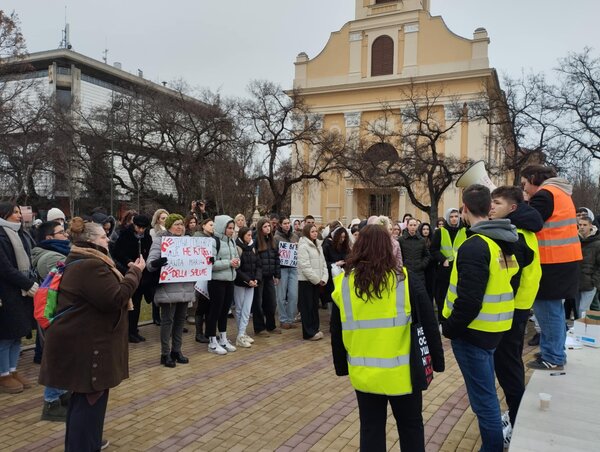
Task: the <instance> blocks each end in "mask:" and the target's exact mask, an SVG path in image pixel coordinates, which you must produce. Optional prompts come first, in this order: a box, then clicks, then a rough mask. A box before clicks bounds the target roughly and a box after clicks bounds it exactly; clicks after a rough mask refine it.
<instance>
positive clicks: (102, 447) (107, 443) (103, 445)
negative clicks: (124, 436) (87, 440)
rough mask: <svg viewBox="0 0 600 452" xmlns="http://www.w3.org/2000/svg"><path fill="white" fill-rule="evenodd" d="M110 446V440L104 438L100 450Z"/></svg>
mask: <svg viewBox="0 0 600 452" xmlns="http://www.w3.org/2000/svg"><path fill="white" fill-rule="evenodd" d="M108 446H110V441H109V440H107V439H103V440H102V442H101V443H100V450H104V449H106V448H107V447H108Z"/></svg>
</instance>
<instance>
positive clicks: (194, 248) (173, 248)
mask: <svg viewBox="0 0 600 452" xmlns="http://www.w3.org/2000/svg"><path fill="white" fill-rule="evenodd" d="M214 242H215V241H214V239H212V238H210V237H187V236H186V237H172V236H170V237H163V238H162V242H161V247H160V256H161V257H166V258H167V260H168V263H167V265H165V266H164V267H163V268H161V270H160V278H159V282H160V283H173V282H192V281H199V280H209V279H211V276H212V265H211V263H210V258H211V257H212V253H213V251H212V249H213V244H214Z"/></svg>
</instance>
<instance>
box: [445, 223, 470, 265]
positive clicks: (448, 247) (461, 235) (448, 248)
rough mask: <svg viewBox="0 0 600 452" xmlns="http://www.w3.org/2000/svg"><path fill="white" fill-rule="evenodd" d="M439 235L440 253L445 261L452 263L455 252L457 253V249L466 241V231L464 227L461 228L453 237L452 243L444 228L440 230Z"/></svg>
mask: <svg viewBox="0 0 600 452" xmlns="http://www.w3.org/2000/svg"><path fill="white" fill-rule="evenodd" d="M440 234H442V237H441V240H440V252H441V253H442V254H443V255H444V257H445V258H446V259H448V260H449V261H453V260H454V259H455V258H456V252H457V251H458V248H459V247H460V246H461V245H462V244H463V242H464V241H465V240H467V229H466V228H465V227H461V228H460V229H459V230H458V232H457V233H456V235H455V236H454V242H452V240H451V239H450V233H449V232H448V229H446V227H445V226H442V228H440Z"/></svg>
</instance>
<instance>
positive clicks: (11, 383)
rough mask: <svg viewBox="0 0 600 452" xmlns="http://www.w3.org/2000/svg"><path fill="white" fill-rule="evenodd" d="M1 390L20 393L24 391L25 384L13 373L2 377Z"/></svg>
mask: <svg viewBox="0 0 600 452" xmlns="http://www.w3.org/2000/svg"><path fill="white" fill-rule="evenodd" d="M0 392H5V393H7V394H18V393H19V392H23V385H22V384H21V382H20V381H19V380H17V379H16V378H14V377H13V376H12V375H5V376H2V377H0Z"/></svg>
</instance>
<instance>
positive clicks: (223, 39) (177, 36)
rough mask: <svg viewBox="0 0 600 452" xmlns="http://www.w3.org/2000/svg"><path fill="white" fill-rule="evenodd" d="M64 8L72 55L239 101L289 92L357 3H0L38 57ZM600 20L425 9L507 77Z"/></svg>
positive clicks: (486, 7) (588, 15) (520, 4)
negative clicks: (300, 58) (483, 44)
mask: <svg viewBox="0 0 600 452" xmlns="http://www.w3.org/2000/svg"><path fill="white" fill-rule="evenodd" d="M65 5H66V6H67V21H68V22H69V23H70V27H71V44H72V45H73V50H76V51H77V52H80V53H82V54H84V55H87V56H89V57H92V58H96V59H98V60H101V59H102V52H103V50H104V49H105V48H108V49H109V52H108V61H109V63H111V64H112V63H113V62H114V61H119V62H121V63H122V65H123V69H125V70H127V71H130V72H132V73H137V69H138V68H139V69H142V70H143V71H144V76H145V77H146V78H148V79H150V80H153V81H163V80H167V81H169V80H173V79H178V78H183V79H184V80H186V81H188V82H189V83H190V84H191V85H193V86H196V87H206V88H210V89H212V90H220V91H221V93H222V94H223V95H226V96H241V95H244V93H245V88H246V86H247V84H248V82H249V81H250V80H253V79H263V78H264V79H269V80H273V81H275V82H278V83H280V84H281V85H282V86H283V87H286V88H288V87H291V84H292V80H293V77H294V65H293V62H294V60H295V58H296V55H297V54H298V53H299V52H306V53H307V54H308V55H309V57H311V58H312V57H314V56H315V55H317V54H318V53H319V52H320V51H321V50H322V49H323V47H324V46H325V44H326V42H327V39H328V38H329V34H330V33H331V32H333V31H337V30H339V29H340V28H341V27H342V26H343V25H344V23H346V22H348V21H350V20H352V19H354V7H355V0H254V1H250V0H210V1H208V0H171V1H168V2H167V1H164V0H160V1H159V0H118V1H117V0H104V1H102V2H97V1H94V2H91V1H89V0H77V1H76V0H62V1H59V0H36V1H34V0H2V3H0V8H2V9H4V10H5V11H11V10H14V11H16V12H17V13H18V14H19V16H20V18H21V25H22V30H23V33H24V35H25V38H26V40H27V44H28V49H29V51H30V52H36V51H41V50H48V49H53V48H57V47H58V44H59V42H60V39H61V29H62V28H63V27H64V17H65ZM599 12H600V2H599V1H598V0H572V1H570V2H565V1H560V0H502V1H499V0H431V13H432V14H433V15H441V16H442V17H443V18H444V20H445V22H446V24H447V25H448V27H449V28H450V30H452V31H453V32H454V33H456V34H459V35H461V36H464V37H467V38H472V34H473V30H475V28H477V27H485V28H486V29H487V30H488V33H489V35H490V38H491V44H490V51H489V55H490V65H491V66H493V67H495V68H496V69H497V70H498V71H499V73H500V74H501V75H502V74H508V75H514V76H518V75H519V74H520V72H521V70H522V69H523V68H525V69H526V70H528V69H533V70H535V71H540V70H542V71H548V70H550V69H551V68H552V67H554V66H555V65H556V62H557V59H558V58H560V57H563V56H565V55H566V54H567V53H568V52H569V51H580V50H582V49H583V48H584V47H585V46H590V47H594V46H596V45H597V43H599V42H600V27H599V26H598V23H597V20H598V16H599V14H598V13H599ZM595 54H596V55H598V54H599V52H598V51H597V49H596V51H595Z"/></svg>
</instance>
